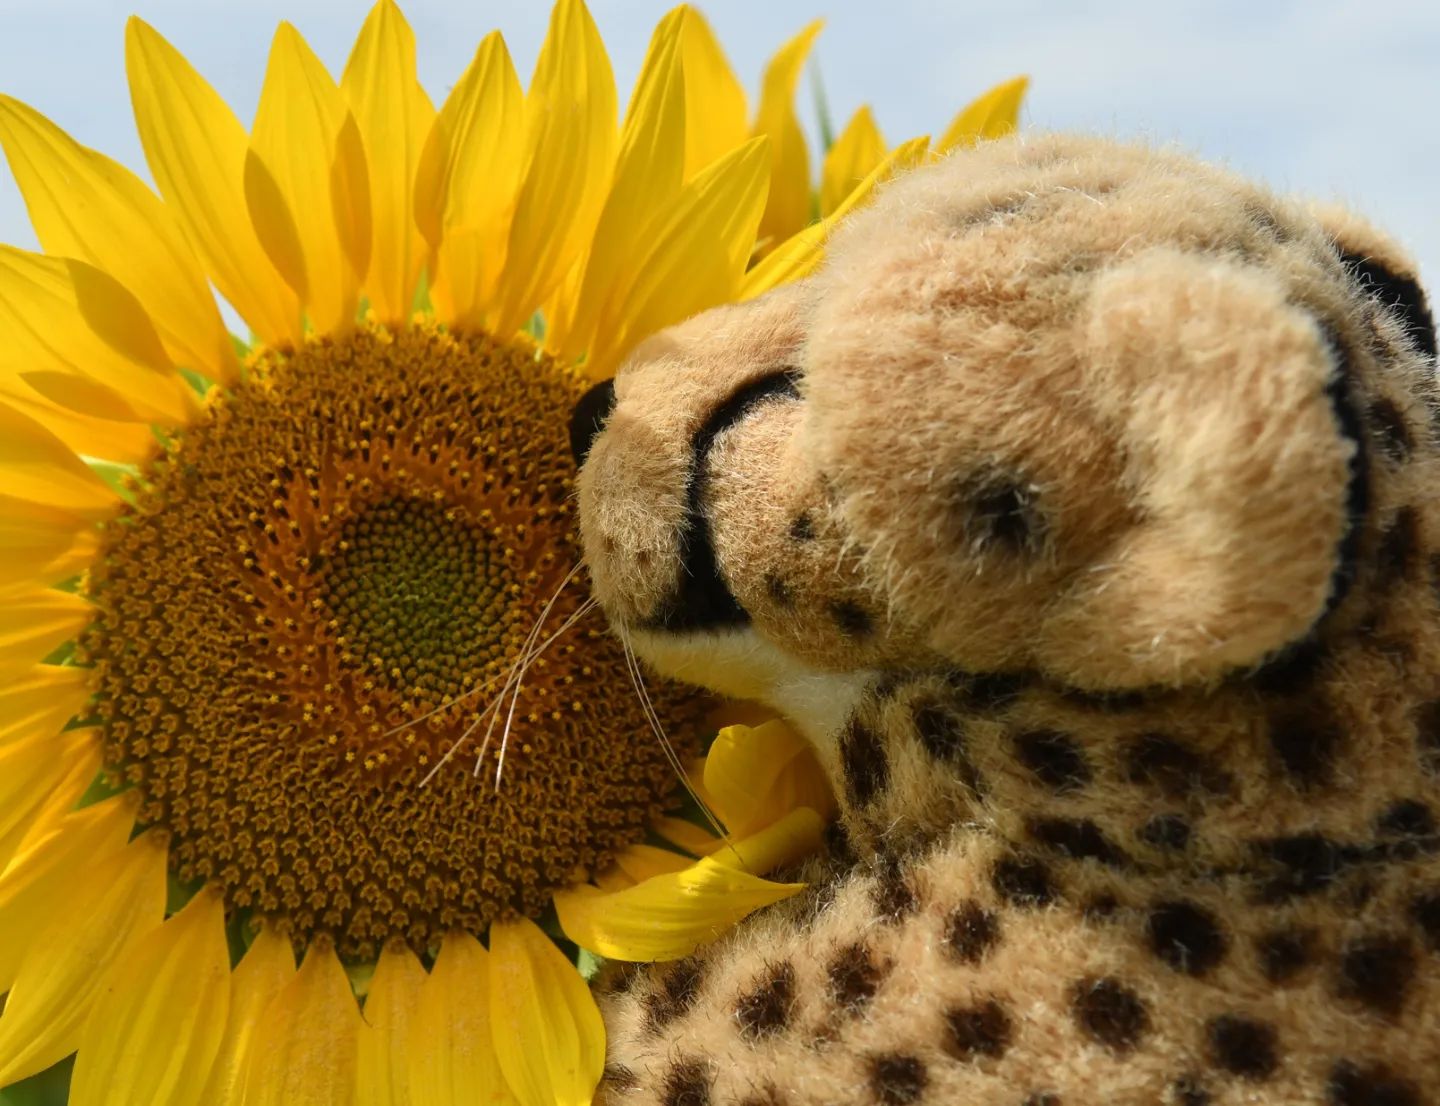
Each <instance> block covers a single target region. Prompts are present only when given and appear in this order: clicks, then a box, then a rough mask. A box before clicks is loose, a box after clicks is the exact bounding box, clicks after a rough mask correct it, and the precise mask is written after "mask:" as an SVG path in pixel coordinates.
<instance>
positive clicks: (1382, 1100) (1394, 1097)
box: [1325, 1060, 1421, 1106]
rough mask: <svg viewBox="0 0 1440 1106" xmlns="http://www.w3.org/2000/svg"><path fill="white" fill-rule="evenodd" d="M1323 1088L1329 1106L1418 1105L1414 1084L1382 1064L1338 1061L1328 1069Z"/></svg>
mask: <svg viewBox="0 0 1440 1106" xmlns="http://www.w3.org/2000/svg"><path fill="white" fill-rule="evenodd" d="M1325 1089H1326V1092H1327V1094H1328V1095H1329V1100H1330V1102H1331V1103H1332V1106H1421V1099H1420V1091H1419V1090H1418V1089H1417V1088H1416V1086H1415V1084H1414V1083H1412V1082H1411V1081H1410V1080H1408V1079H1404V1078H1402V1077H1400V1076H1398V1075H1396V1074H1395V1073H1394V1072H1393V1071H1391V1070H1390V1069H1389V1068H1388V1067H1386V1066H1385V1065H1384V1064H1364V1065H1362V1064H1357V1063H1355V1062H1354V1061H1353V1060H1341V1061H1340V1062H1339V1063H1337V1064H1336V1065H1335V1066H1334V1067H1333V1068H1331V1069H1330V1082H1329V1083H1328V1084H1327V1086H1326V1088H1325Z"/></svg>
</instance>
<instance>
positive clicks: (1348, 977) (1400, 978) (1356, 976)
mask: <svg viewBox="0 0 1440 1106" xmlns="http://www.w3.org/2000/svg"><path fill="white" fill-rule="evenodd" d="M1414 972H1415V952H1414V949H1412V948H1411V946H1410V942H1409V941H1407V940H1405V939H1404V938H1403V937H1364V938H1361V939H1359V940H1357V941H1352V942H1351V943H1350V944H1349V945H1347V946H1346V947H1345V951H1344V952H1343V953H1342V954H1341V957H1340V976H1339V980H1338V982H1337V984H1336V993H1337V994H1338V995H1339V996H1340V997H1341V998H1343V999H1347V1000H1349V1001H1351V1002H1357V1003H1359V1004H1360V1005H1362V1006H1366V1007H1369V1008H1370V1009H1371V1010H1374V1011H1375V1012H1377V1013H1380V1014H1384V1015H1386V1016H1387V1017H1394V1016H1396V1015H1397V1014H1399V1013H1400V1008H1401V1007H1402V1006H1403V1005H1404V1004H1405V994H1406V990H1407V989H1408V987H1409V984H1410V980H1411V979H1412V978H1413V976H1414Z"/></svg>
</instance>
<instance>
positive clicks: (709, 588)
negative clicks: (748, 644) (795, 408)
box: [646, 368, 800, 633]
mask: <svg viewBox="0 0 1440 1106" xmlns="http://www.w3.org/2000/svg"><path fill="white" fill-rule="evenodd" d="M777 396H778V397H783V398H787V399H799V398H800V371H799V370H798V369H793V368H791V369H785V370H783V371H781V372H778V373H771V374H770V375H768V376H762V377H760V378H759V379H757V380H752V381H751V382H750V383H748V384H746V385H744V386H743V387H742V388H740V389H738V390H737V391H736V392H734V393H733V394H732V395H731V396H730V397H729V398H728V399H727V400H725V402H724V403H722V404H720V406H719V407H717V408H715V410H714V411H712V412H710V416H709V418H707V419H706V420H705V422H704V424H703V425H701V427H700V429H698V430H697V431H695V434H694V435H693V436H692V437H691V439H690V472H689V475H688V476H687V477H686V480H685V525H684V528H683V529H682V530H681V531H680V543H679V544H680V583H679V587H678V588H677V590H676V592H675V594H674V595H672V596H671V597H670V598H669V599H667V600H666V601H665V602H664V603H663V604H662V605H661V607H660V609H659V610H658V611H656V612H655V614H654V615H653V616H652V617H651V618H650V619H649V620H648V621H647V622H646V626H647V627H648V628H652V629H660V630H667V631H670V632H672V633H676V632H680V631H685V630H702V629H720V628H723V627H727V626H743V625H745V624H746V623H748V622H749V621H750V615H749V614H748V613H747V612H746V610H745V608H744V607H742V606H741V605H740V602H739V600H737V599H736V598H735V596H734V594H733V593H732V592H731V591H730V588H729V587H728V586H727V585H726V584H725V580H724V578H723V577H722V576H721V575H720V564H719V562H718V561H717V560H716V557H715V542H714V536H713V535H712V533H711V530H710V519H709V517H708V516H707V515H706V514H705V511H704V498H705V484H706V473H705V458H706V456H707V455H708V454H709V452H710V448H711V447H712V446H713V445H714V444H715V439H716V438H718V437H719V436H720V434H721V433H722V432H723V431H725V430H726V429H728V428H729V427H731V426H734V425H735V424H736V423H737V422H739V421H740V420H741V419H743V418H744V417H745V416H746V415H747V414H749V413H750V412H751V411H752V410H754V409H755V408H756V407H758V406H759V405H760V404H761V403H763V402H765V401H766V400H767V399H773V398H775V397H777Z"/></svg>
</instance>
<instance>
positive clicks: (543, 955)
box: [490, 918, 605, 1106]
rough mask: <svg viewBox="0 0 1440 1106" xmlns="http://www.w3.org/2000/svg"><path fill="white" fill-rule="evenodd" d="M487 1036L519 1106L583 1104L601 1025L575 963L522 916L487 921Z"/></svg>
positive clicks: (591, 1088)
mask: <svg viewBox="0 0 1440 1106" xmlns="http://www.w3.org/2000/svg"><path fill="white" fill-rule="evenodd" d="M490 1009H491V1010H492V1011H493V1012H494V1014H495V1017H493V1018H492V1020H491V1023H490V1030H491V1039H492V1040H493V1041H494V1042H495V1054H496V1056H497V1057H498V1058H499V1061H500V1070H501V1071H502V1072H503V1073H504V1074H505V1082H506V1083H508V1084H509V1086H510V1090H511V1091H512V1092H513V1093H514V1095H515V1098H516V1099H517V1100H518V1101H519V1103H520V1106H589V1103H590V1099H591V1097H592V1096H593V1095H594V1093H595V1086H596V1084H597V1083H599V1082H600V1071H601V1069H602V1068H603V1067H604V1066H605V1027H604V1025H603V1024H602V1023H601V1021H600V1011H599V1010H597V1009H596V1008H595V1000H594V999H593V998H591V997H590V989H589V988H588V987H587V986H586V984H585V981H584V980H583V979H581V978H580V973H579V972H578V971H576V970H575V965H574V964H572V963H570V961H569V960H567V959H566V958H565V955H564V954H563V953H562V952H561V951H560V950H559V949H557V948H556V947H555V945H554V944H553V943H552V942H551V940H550V938H548V937H546V936H545V934H543V933H541V932H540V929H539V927H538V926H536V925H535V923H534V922H531V921H529V920H527V919H523V918H522V919H521V920H519V921H516V922H503V923H497V924H495V925H492V926H491V927H490Z"/></svg>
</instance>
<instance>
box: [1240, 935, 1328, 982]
mask: <svg viewBox="0 0 1440 1106" xmlns="http://www.w3.org/2000/svg"><path fill="white" fill-rule="evenodd" d="M1314 944H1315V935H1314V933H1312V932H1311V931H1310V930H1305V929H1280V930H1276V931H1274V932H1273V933H1267V934H1265V935H1264V936H1262V937H1260V938H1258V939H1257V940H1256V942H1255V952H1256V954H1257V955H1258V956H1259V958H1260V970H1261V971H1262V972H1264V973H1265V978H1266V979H1268V980H1269V981H1270V982H1271V983H1275V984H1282V983H1288V982H1290V980H1292V979H1294V978H1295V976H1297V975H1298V974H1299V973H1300V971H1301V970H1302V969H1303V968H1304V967H1305V965H1306V964H1308V963H1309V962H1310V959H1311V956H1312V955H1313V953H1312V949H1313V946H1314Z"/></svg>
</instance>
